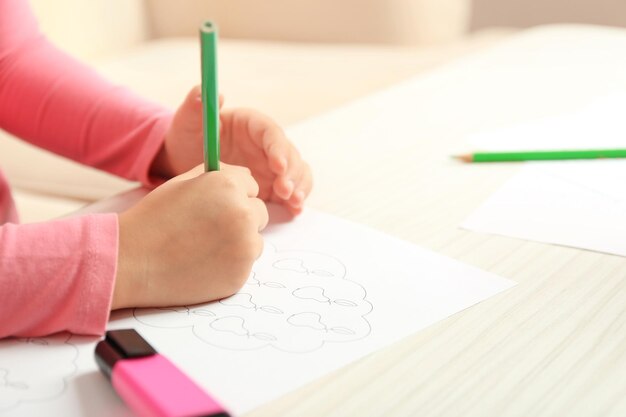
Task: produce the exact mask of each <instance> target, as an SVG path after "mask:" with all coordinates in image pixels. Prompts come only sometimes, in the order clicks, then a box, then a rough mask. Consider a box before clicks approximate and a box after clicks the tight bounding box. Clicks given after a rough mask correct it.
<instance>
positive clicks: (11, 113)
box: [0, 0, 171, 183]
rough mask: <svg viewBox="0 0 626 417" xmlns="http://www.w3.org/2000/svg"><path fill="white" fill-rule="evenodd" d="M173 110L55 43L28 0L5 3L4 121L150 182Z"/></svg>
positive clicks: (67, 152)
mask: <svg viewBox="0 0 626 417" xmlns="http://www.w3.org/2000/svg"><path fill="white" fill-rule="evenodd" d="M170 120H171V113H170V112H169V111H168V110H166V109H164V108H163V107H161V106H158V105H156V104H153V103H150V102H148V101H146V100H143V99H140V98H139V97H137V96H135V95H133V94H132V93H131V92H129V91H128V90H126V89H124V88H120V87H116V86H113V85H111V84H110V83H108V82H107V81H106V80H104V79H103V78H102V77H100V76H99V75H98V74H97V73H96V72H95V71H94V70H92V69H90V68H88V67H87V66H85V65H82V64H81V63H79V62H78V61H76V60H75V59H73V58H71V57H69V56H68V55H66V54H65V53H63V52H61V51H60V50H58V49H56V48H55V47H54V46H53V45H51V44H50V43H49V42H48V41H47V40H46V39H45V37H44V36H43V35H42V34H41V33H40V32H39V30H38V28H37V24H36V22H35V19H34V18H33V16H32V13H31V11H30V9H29V7H28V3H27V1H25V0H3V1H0V126H2V128H3V129H5V130H8V131H10V132H11V133H13V134H15V135H16V136H18V137H20V138H22V139H25V140H27V141H29V142H31V143H33V144H35V145H37V146H39V147H42V148H45V149H48V150H50V151H52V152H55V153H57V154H60V155H63V156H66V157H68V158H71V159H73V160H76V161H78V162H81V163H84V164H86V165H90V166H94V167H96V168H100V169H103V170H106V171H108V172H111V173H113V174H116V175H119V176H122V177H125V178H129V179H132V180H141V181H142V182H144V183H147V182H148V181H149V179H148V177H149V170H150V165H151V163H152V161H153V159H154V157H155V155H156V154H157V153H158V151H159V149H160V147H161V145H162V143H163V138H164V134H165V132H166V130H167V128H168V126H169V124H170Z"/></svg>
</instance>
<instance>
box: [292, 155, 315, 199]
mask: <svg viewBox="0 0 626 417" xmlns="http://www.w3.org/2000/svg"><path fill="white" fill-rule="evenodd" d="M311 189H313V174H312V173H311V169H310V168H309V166H308V165H306V166H305V167H304V170H303V173H302V176H301V178H300V181H299V182H298V183H297V184H296V187H295V190H294V192H293V194H292V195H291V198H290V199H289V201H288V203H289V205H290V206H292V207H302V206H303V205H304V200H306V198H307V197H308V196H309V194H310V193H311Z"/></svg>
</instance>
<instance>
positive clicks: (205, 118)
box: [200, 21, 220, 172]
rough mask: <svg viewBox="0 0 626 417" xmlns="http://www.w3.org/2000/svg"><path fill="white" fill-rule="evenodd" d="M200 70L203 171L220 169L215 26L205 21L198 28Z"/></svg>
mask: <svg viewBox="0 0 626 417" xmlns="http://www.w3.org/2000/svg"><path fill="white" fill-rule="evenodd" d="M200 62H201V70H202V125H203V130H202V133H203V136H204V170H205V171H206V172H209V171H219V169H220V113H219V112H220V109H219V94H218V91H217V26H215V24H213V22H210V21H207V22H204V23H203V24H202V26H200Z"/></svg>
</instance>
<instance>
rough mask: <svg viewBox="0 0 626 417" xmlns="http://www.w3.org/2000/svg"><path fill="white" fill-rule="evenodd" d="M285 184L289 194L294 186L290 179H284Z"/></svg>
mask: <svg viewBox="0 0 626 417" xmlns="http://www.w3.org/2000/svg"><path fill="white" fill-rule="evenodd" d="M285 185H286V186H287V191H288V194H289V195H291V193H293V188H294V187H295V186H296V185H295V184H294V182H293V181H292V180H287V181H285Z"/></svg>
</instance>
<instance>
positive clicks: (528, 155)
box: [454, 149, 626, 162]
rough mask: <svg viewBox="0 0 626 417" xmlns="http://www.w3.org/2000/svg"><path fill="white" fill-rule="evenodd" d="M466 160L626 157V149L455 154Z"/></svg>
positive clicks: (508, 160)
mask: <svg viewBox="0 0 626 417" xmlns="http://www.w3.org/2000/svg"><path fill="white" fill-rule="evenodd" d="M454 158H456V159H460V160H461V161H464V162H516V161H555V160H563V159H601V158H626V149H580V150H555V151H521V152H476V153H473V154H467V155H457V156H454Z"/></svg>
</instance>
